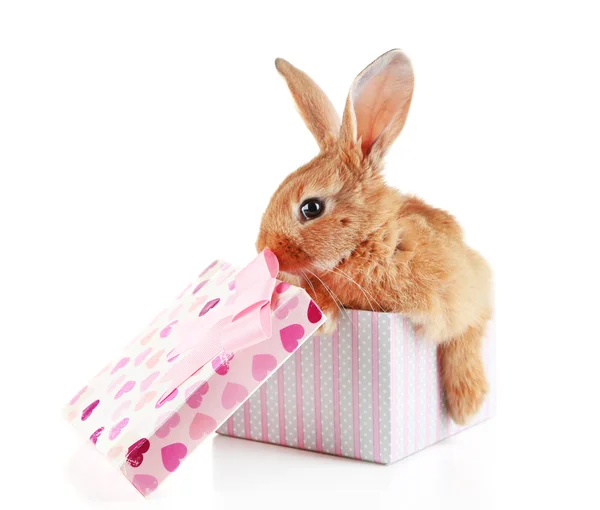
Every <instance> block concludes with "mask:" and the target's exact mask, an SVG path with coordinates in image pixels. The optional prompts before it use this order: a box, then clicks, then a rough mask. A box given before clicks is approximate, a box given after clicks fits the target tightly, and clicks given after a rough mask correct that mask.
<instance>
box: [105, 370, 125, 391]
mask: <svg viewBox="0 0 600 510" xmlns="http://www.w3.org/2000/svg"><path fill="white" fill-rule="evenodd" d="M125 377H126V376H125V374H121V375H120V376H119V377H117V378H116V379H115V380H113V381H112V382H111V383H110V384H109V385H108V388H107V390H106V391H107V392H108V393H112V392H113V391H115V389H116V388H118V387H119V385H120V384H121V383H122V382H123V381H124V380H125Z"/></svg>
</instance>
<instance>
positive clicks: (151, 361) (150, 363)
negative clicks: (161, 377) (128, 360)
mask: <svg viewBox="0 0 600 510" xmlns="http://www.w3.org/2000/svg"><path fill="white" fill-rule="evenodd" d="M164 352H165V350H164V349H161V350H160V351H158V352H157V353H155V354H154V355H153V356H152V357H151V358H150V359H149V360H148V361H147V362H146V366H147V367H148V368H150V369H152V368H154V367H155V366H156V364H157V363H158V362H159V361H160V358H161V356H162V355H163V354H164Z"/></svg>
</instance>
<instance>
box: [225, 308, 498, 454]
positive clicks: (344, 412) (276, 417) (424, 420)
mask: <svg viewBox="0 0 600 510" xmlns="http://www.w3.org/2000/svg"><path fill="white" fill-rule="evenodd" d="M493 339H494V336H493V324H490V326H489V328H488V332H487V335H486V337H485V338H484V342H483V350H482V354H483V358H484V363H485V368H486V373H487V376H488V381H489V384H490V392H489V393H488V395H487V398H486V400H485V402H484V404H483V406H482V408H481V410H480V412H479V413H478V414H477V415H476V416H475V417H474V418H473V419H472V420H471V422H470V423H469V424H468V425H467V426H464V427H462V426H457V425H456V424H455V423H454V422H453V421H452V420H451V419H450V418H449V416H448V414H447V412H446V407H445V402H444V399H443V392H442V390H441V388H440V384H439V376H438V363H437V356H436V347H435V345H434V344H433V343H431V342H428V341H427V340H426V339H423V338H418V337H417V336H416V335H415V332H414V330H413V328H412V327H411V325H410V323H409V322H408V320H407V319H406V318H405V317H403V316H401V315H399V314H389V313H374V312H367V311H356V310H351V311H350V310H349V311H348V314H347V315H344V316H343V317H342V319H341V320H340V323H339V326H338V328H337V329H336V331H335V332H334V333H333V334H332V335H330V336H321V337H318V336H316V337H313V338H311V339H310V340H309V341H307V342H305V343H304V345H303V346H302V348H301V349H299V350H298V351H297V352H296V353H294V355H293V356H292V357H291V358H290V359H289V360H288V361H287V362H286V363H285V364H284V365H283V366H282V367H281V368H280V369H279V370H278V371H277V374H276V375H275V376H274V377H272V378H270V379H269V380H268V381H267V383H266V384H264V385H263V386H261V388H260V391H259V392H257V393H255V394H254V395H253V396H252V397H251V398H250V399H249V400H248V401H247V402H246V403H245V404H244V406H243V408H242V409H239V410H238V411H237V412H236V413H235V414H234V415H233V416H232V417H231V418H230V419H229V420H228V421H227V423H226V424H224V425H223V426H222V427H221V428H220V429H219V430H218V431H217V432H218V433H219V434H222V435H229V436H234V437H238V438H244V439H250V440H253V441H262V442H266V443H273V444H279V445H284V446H291V447H295V448H301V449H304V450H312V451H315V452H321V453H328V454H332V455H338V456H342V457H350V458H354V459H360V460H365V461H371V462H376V463H380V464H391V463H393V462H396V461H398V460H400V459H402V458H404V457H406V456H408V455H411V454H413V453H415V452H417V451H419V450H422V449H423V448H426V447H428V446H430V445H433V444H434V443H437V442H438V441H441V440H443V439H445V438H447V437H449V436H451V435H453V434H456V433H458V432H461V431H463V430H464V429H466V428H468V427H470V426H472V425H476V424H478V423H481V422H483V421H484V420H487V419H488V418H490V417H492V416H493V415H494V413H495V402H496V398H495V395H496V393H495V389H496V384H495V376H496V373H495V364H494V352H495V350H494V342H493Z"/></svg>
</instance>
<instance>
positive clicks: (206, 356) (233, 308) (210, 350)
mask: <svg viewBox="0 0 600 510" xmlns="http://www.w3.org/2000/svg"><path fill="white" fill-rule="evenodd" d="M278 273H279V262H278V261H277V257H276V256H275V254H274V253H273V252H272V251H270V250H264V251H263V252H261V253H260V254H259V255H258V256H257V257H256V258H255V259H254V260H253V261H252V262H251V263H250V264H248V265H247V266H246V267H245V268H243V269H242V270H240V271H239V272H238V273H237V275H236V276H235V295H234V296H233V299H230V300H229V301H228V302H227V303H226V304H224V305H223V306H218V305H217V306H216V307H214V308H212V309H211V310H210V311H209V312H208V313H207V314H206V315H203V316H202V317H192V318H190V319H187V320H185V321H183V322H181V323H180V324H178V327H177V329H176V331H174V333H175V334H176V335H177V339H178V340H179V342H178V344H177V346H176V347H175V348H174V349H173V350H172V351H171V352H170V353H169V359H174V358H176V357H179V358H180V359H179V360H178V361H177V362H175V364H174V365H173V367H172V368H171V369H170V370H169V371H168V372H167V373H166V374H165V375H164V377H163V378H162V380H161V382H164V381H170V384H169V386H168V388H167V390H166V392H165V393H164V394H163V396H162V397H161V399H160V401H163V400H164V399H165V398H166V397H168V396H169V395H170V394H171V393H173V391H175V390H176V389H177V388H178V387H179V386H181V385H182V384H183V383H184V382H185V381H187V380H188V379H189V378H190V377H191V376H192V375H194V374H195V373H196V372H197V371H198V370H200V369H201V368H202V367H203V366H204V365H206V364H207V363H208V362H210V361H212V360H213V359H214V358H215V357H216V356H219V355H221V354H223V353H235V352H237V351H240V350H242V349H246V348H248V347H250V346H252V345H255V344H257V343H260V342H263V341H265V340H267V339H269V338H271V332H272V323H271V298H272V296H273V291H274V290H275V285H276V283H277V281H276V279H275V278H276V276H277V274H278Z"/></svg>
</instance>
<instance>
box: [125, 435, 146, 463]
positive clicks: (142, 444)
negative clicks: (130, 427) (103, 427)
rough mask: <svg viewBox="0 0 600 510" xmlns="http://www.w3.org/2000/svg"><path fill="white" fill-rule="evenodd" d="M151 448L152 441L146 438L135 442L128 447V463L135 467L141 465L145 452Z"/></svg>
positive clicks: (126, 458)
mask: <svg viewBox="0 0 600 510" xmlns="http://www.w3.org/2000/svg"><path fill="white" fill-rule="evenodd" d="M149 449H150V441H148V440H147V439H146V438H142V439H140V440H139V441H136V442H135V443H133V444H132V445H131V446H130V447H129V448H128V449H127V455H126V456H125V460H126V461H127V464H129V465H130V466H131V467H134V468H137V467H140V466H141V465H142V462H144V453H148V450H149Z"/></svg>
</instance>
